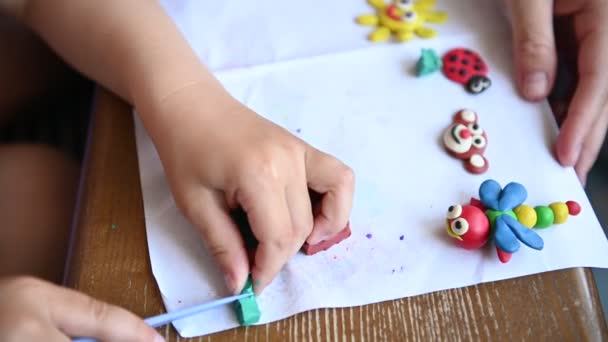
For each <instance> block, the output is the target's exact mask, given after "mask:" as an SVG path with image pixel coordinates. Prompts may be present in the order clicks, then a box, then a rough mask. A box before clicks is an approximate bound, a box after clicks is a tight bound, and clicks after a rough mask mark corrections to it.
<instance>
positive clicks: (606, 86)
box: [556, 24, 608, 166]
mask: <svg viewBox="0 0 608 342" xmlns="http://www.w3.org/2000/svg"><path fill="white" fill-rule="evenodd" d="M577 25H579V24H577ZM579 34H580V35H581V36H580V37H579V39H580V50H579V51H580V52H579V57H578V64H579V65H578V70H579V81H578V86H577V88H576V92H575V94H574V97H573V98H572V101H571V103H570V108H569V110H568V116H567V117H566V120H565V121H564V123H563V124H562V127H561V129H560V135H559V137H558V140H557V143H556V152H557V158H558V160H559V161H560V162H561V163H562V164H563V165H566V166H574V165H576V164H577V162H578V161H579V158H580V157H581V151H582V149H583V143H584V141H585V140H586V138H587V135H589V133H590V132H591V130H592V126H593V125H594V123H595V122H596V121H597V119H598V117H599V115H600V113H602V111H603V110H604V105H605V103H606V98H607V96H608V79H606V77H605V75H607V74H608V66H607V65H606V63H605V61H606V59H608V37H606V35H605V34H604V33H603V32H601V30H600V31H598V30H589V31H588V32H585V31H582V32H579Z"/></svg>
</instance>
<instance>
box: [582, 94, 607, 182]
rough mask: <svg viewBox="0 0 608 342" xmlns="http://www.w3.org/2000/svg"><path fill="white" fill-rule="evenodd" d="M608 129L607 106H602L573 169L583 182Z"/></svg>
mask: <svg viewBox="0 0 608 342" xmlns="http://www.w3.org/2000/svg"><path fill="white" fill-rule="evenodd" d="M607 129H608V106H604V111H603V112H602V114H601V115H600V117H599V118H598V119H597V121H596V122H595V124H594V125H593V127H592V128H591V132H589V134H587V136H586V139H585V142H584V143H583V149H582V151H581V156H580V158H579V159H578V162H577V163H576V165H575V167H574V169H575V170H576V173H577V174H578V176H579V178H580V180H581V183H583V184H585V183H586V181H587V174H588V173H589V171H590V170H591V167H593V164H594V163H595V160H596V159H597V156H598V154H599V153H600V149H601V148H602V143H603V142H604V139H605V138H606V130H607Z"/></svg>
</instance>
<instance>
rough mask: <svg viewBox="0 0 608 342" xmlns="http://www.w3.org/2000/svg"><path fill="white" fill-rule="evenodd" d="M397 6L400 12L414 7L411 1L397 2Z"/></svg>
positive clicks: (401, 0)
mask: <svg viewBox="0 0 608 342" xmlns="http://www.w3.org/2000/svg"><path fill="white" fill-rule="evenodd" d="M397 5H398V6H399V8H401V9H402V10H408V9H411V8H412V7H413V6H414V1H413V0H399V1H397Z"/></svg>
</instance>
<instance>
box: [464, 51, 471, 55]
mask: <svg viewBox="0 0 608 342" xmlns="http://www.w3.org/2000/svg"><path fill="white" fill-rule="evenodd" d="M471 53H472V52H471V50H464V54H465V55H470V54H471Z"/></svg>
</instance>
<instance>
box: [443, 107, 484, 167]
mask: <svg viewBox="0 0 608 342" xmlns="http://www.w3.org/2000/svg"><path fill="white" fill-rule="evenodd" d="M443 145H444V146H445V148H446V150H447V151H448V153H450V154H451V155H452V156H454V157H456V158H458V159H461V160H463V161H464V163H465V164H464V167H465V168H466V169H467V171H469V172H471V173H474V174H481V173H484V172H486V171H487V170H488V167H489V163H488V160H487V159H486V158H485V157H484V156H483V154H484V152H485V150H486V146H487V145H488V137H487V135H486V132H485V131H484V130H483V129H481V127H480V126H479V123H478V120H477V113H475V112H474V111H472V110H470V109H462V110H460V111H458V112H457V113H456V115H454V118H453V121H452V124H451V125H450V126H449V127H448V128H447V129H446V130H445V131H444V133H443Z"/></svg>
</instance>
